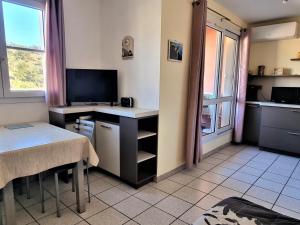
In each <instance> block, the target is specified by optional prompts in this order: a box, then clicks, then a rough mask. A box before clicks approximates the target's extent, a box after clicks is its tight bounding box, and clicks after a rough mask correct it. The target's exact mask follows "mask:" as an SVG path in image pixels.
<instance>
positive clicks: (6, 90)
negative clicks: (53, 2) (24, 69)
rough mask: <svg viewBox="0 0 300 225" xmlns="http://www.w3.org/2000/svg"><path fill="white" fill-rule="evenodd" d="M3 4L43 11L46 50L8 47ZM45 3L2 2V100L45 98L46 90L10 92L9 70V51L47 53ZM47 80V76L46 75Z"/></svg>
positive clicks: (0, 47) (0, 14)
mask: <svg viewBox="0 0 300 225" xmlns="http://www.w3.org/2000/svg"><path fill="white" fill-rule="evenodd" d="M3 2H8V3H12V4H18V5H22V6H25V7H30V8H34V9H38V10H41V11H42V14H43V15H42V16H43V37H44V40H43V43H44V50H38V49H30V48H22V47H10V46H7V45H6V38H5V27H4V14H3V5H2V3H3ZM45 5H46V4H45V2H44V1H37V0H0V61H1V62H0V73H1V74H0V75H1V77H0V78H1V79H0V80H1V81H0V89H1V91H0V97H1V98H32V97H44V96H45V90H20V91H12V90H10V78H9V68H8V56H7V49H17V50H24V51H30V52H43V53H45V52H46V50H45V47H46V40H45ZM44 76H45V78H46V74H44Z"/></svg>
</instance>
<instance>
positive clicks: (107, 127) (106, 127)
mask: <svg viewBox="0 0 300 225" xmlns="http://www.w3.org/2000/svg"><path fill="white" fill-rule="evenodd" d="M100 126H101V127H103V128H105V129H111V127H109V126H105V125H100Z"/></svg>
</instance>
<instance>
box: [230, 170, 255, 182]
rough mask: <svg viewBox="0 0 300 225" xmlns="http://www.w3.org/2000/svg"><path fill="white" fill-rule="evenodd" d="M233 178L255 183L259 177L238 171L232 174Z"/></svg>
mask: <svg viewBox="0 0 300 225" xmlns="http://www.w3.org/2000/svg"><path fill="white" fill-rule="evenodd" d="M231 178H233V179H235V180H239V181H243V182H245V183H249V184H254V183H255V181H256V180H257V179H258V178H259V177H257V176H253V175H250V174H246V173H240V172H238V171H237V172H235V173H234V174H233V175H232V176H231Z"/></svg>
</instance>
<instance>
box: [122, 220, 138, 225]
mask: <svg viewBox="0 0 300 225" xmlns="http://www.w3.org/2000/svg"><path fill="white" fill-rule="evenodd" d="M124 225H139V224H138V223H137V222H134V221H133V220H130V221H128V222H127V223H125V224H124Z"/></svg>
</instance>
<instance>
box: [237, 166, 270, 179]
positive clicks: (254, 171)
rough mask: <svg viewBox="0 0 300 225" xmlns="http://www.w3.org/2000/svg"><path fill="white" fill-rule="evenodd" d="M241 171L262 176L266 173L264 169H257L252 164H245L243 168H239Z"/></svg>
mask: <svg viewBox="0 0 300 225" xmlns="http://www.w3.org/2000/svg"><path fill="white" fill-rule="evenodd" d="M239 172H241V173H246V174H250V175H253V176H258V177H259V176H261V175H262V174H263V173H264V170H261V169H255V168H252V167H250V166H244V167H243V168H241V169H240V170H239Z"/></svg>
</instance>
